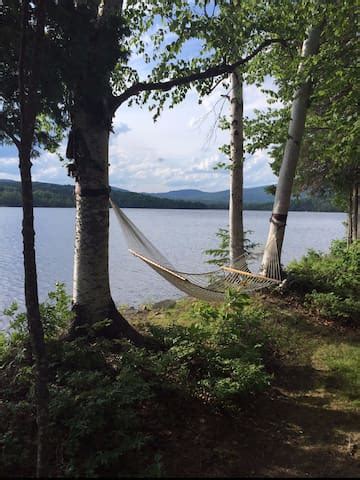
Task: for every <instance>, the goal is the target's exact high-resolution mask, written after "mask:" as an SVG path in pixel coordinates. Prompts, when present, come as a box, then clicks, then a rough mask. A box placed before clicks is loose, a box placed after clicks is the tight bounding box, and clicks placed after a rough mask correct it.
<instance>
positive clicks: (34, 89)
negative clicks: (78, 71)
mask: <svg viewBox="0 0 360 480" xmlns="http://www.w3.org/2000/svg"><path fill="white" fill-rule="evenodd" d="M31 10H34V11H33V12H31ZM21 21H22V28H21V43H20V54H19V68H18V76H19V97H20V122H21V123H20V139H19V142H18V143H17V146H18V149H19V168H20V175H21V190H22V204H23V207H22V208H23V222H22V235H23V245H24V271H25V304H26V313H27V321H28V327H29V333H30V340H31V347H32V355H33V358H34V362H35V396H36V406H37V426H38V442H37V464H36V474H37V476H38V477H45V476H47V474H48V467H49V465H48V451H47V440H48V439H47V436H48V423H49V420H48V402H49V392H48V386H47V368H48V366H47V358H46V351H45V340H44V331H43V326H42V322H41V317H40V309H39V298H38V287H37V271H36V258H35V230H34V211H33V191H32V180H31V154H32V146H33V141H34V131H35V123H36V116H37V114H38V112H39V106H40V102H39V72H40V66H41V61H42V59H41V50H42V44H43V39H44V28H45V1H44V0H38V1H37V2H35V3H34V5H33V6H32V5H30V1H28V0H23V2H22V14H21ZM31 22H35V27H32V26H31ZM32 28H34V29H35V32H34V35H32V34H31V35H29V30H30V29H32ZM31 37H33V42H32V43H33V44H32V45H31V47H32V48H31V49H30V48H29V47H30V45H29V41H31V40H30V38H31Z"/></svg>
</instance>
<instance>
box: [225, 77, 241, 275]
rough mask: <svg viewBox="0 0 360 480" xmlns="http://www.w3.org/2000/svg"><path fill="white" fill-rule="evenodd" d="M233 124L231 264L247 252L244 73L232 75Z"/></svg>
mask: <svg viewBox="0 0 360 480" xmlns="http://www.w3.org/2000/svg"><path fill="white" fill-rule="evenodd" d="M230 101H231V122H230V136H231V143H230V160H231V163H230V201H229V247H230V264H231V265H232V266H236V260H237V259H238V258H239V257H240V256H241V255H242V254H243V253H244V225H243V182H244V179H243V177H244V136H243V110H244V107H243V82H242V73H241V71H239V70H238V71H235V72H233V73H232V74H231V94H230Z"/></svg>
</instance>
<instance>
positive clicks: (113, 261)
mask: <svg viewBox="0 0 360 480" xmlns="http://www.w3.org/2000/svg"><path fill="white" fill-rule="evenodd" d="M125 212H126V214H127V215H128V216H129V217H130V219H131V220H132V221H133V222H134V223H135V224H136V225H137V226H138V227H139V228H140V229H141V230H142V231H143V233H145V235H147V236H148V237H149V239H150V240H151V241H152V242H153V243H155V245H156V246H158V247H159V250H161V251H162V252H163V253H164V254H165V256H167V257H168V258H169V259H170V260H171V261H172V263H173V264H174V265H175V266H177V267H178V268H179V270H183V271H198V272H200V271H204V262H205V261H206V258H207V257H206V256H205V254H204V253H203V251H204V250H206V249H208V248H212V247H215V246H217V244H218V242H217V239H216V237H215V233H216V232H217V230H218V229H219V228H220V227H223V228H226V227H227V215H228V212H227V211H226V210H153V209H125ZM269 216H270V212H262V211H246V212H245V228H246V229H247V230H252V231H253V233H252V235H251V236H250V238H251V240H253V241H255V242H258V243H260V244H261V245H262V246H263V245H264V243H265V241H266V237H267V232H268V226H269ZM21 217H22V213H21V209H20V208H6V207H2V208H0V240H1V242H0V312H1V313H0V318H1V320H2V321H4V317H3V316H2V312H3V310H4V308H5V307H7V306H9V305H10V303H11V302H12V301H14V300H16V301H17V302H18V303H19V304H20V305H21V306H23V266H22V239H21ZM74 219H75V210H74V209H66V208H64V209H60V208H59V209H57V208H37V209H35V223H36V232H37V235H36V252H37V264H38V277H39V292H40V298H41V300H44V298H45V297H46V295H47V292H48V291H49V290H52V289H53V287H54V285H55V282H56V281H60V282H65V284H66V285H67V288H68V290H69V292H70V291H71V283H72V261H73V250H74V248H73V241H74ZM344 220H345V214H343V213H318V212H290V215H289V219H288V227H287V230H286V237H285V243H284V251H283V263H284V264H286V263H288V262H289V261H290V260H291V259H293V258H300V257H301V256H302V255H303V254H304V253H306V251H307V250H308V249H309V248H314V249H316V250H322V251H326V250H327V249H328V248H329V245H330V243H331V241H332V240H333V239H336V238H342V237H343V236H344V234H345V229H344V226H343V222H344ZM208 268H209V266H206V265H205V269H208ZM110 277H111V288H112V294H113V298H114V300H115V302H116V303H117V304H124V303H126V304H129V305H138V304H141V303H146V302H154V301H157V300H161V299H164V298H171V297H174V298H175V297H179V296H182V295H183V294H182V293H181V292H178V291H177V290H176V289H175V288H173V287H172V286H171V285H168V284H167V282H165V280H163V279H162V278H161V277H159V276H157V275H156V274H155V272H153V271H152V270H151V269H150V268H149V267H147V266H146V265H145V264H143V263H142V262H141V261H140V260H138V259H136V258H135V257H133V256H132V255H130V254H129V253H128V252H127V246H126V243H125V240H124V237H123V235H122V232H121V229H120V226H119V225H118V223H117V221H116V219H115V216H114V213H113V212H111V217H110Z"/></svg>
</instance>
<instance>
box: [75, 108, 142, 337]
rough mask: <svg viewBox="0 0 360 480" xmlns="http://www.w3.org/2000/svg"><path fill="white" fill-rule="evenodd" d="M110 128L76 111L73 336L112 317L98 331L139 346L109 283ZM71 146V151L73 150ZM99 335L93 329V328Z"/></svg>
mask: <svg viewBox="0 0 360 480" xmlns="http://www.w3.org/2000/svg"><path fill="white" fill-rule="evenodd" d="M108 145H109V130H108V128H106V127H105V126H104V123H102V122H100V121H95V120H94V117H93V115H89V114H87V113H86V112H84V111H83V110H80V111H79V112H78V113H76V114H75V115H74V118H73V128H72V132H71V134H70V139H69V144H68V152H67V154H68V156H70V157H71V158H74V160H75V162H74V164H73V166H72V167H73V168H72V175H73V176H74V177H75V199H76V228H75V256H74V284H73V308H74V311H75V312H76V318H75V321H74V322H73V324H72V326H71V329H70V337H71V338H73V337H74V336H77V335H88V334H89V333H90V331H91V327H92V326H94V325H95V324H96V323H98V322H102V321H103V320H106V319H108V320H109V324H108V325H105V326H103V327H101V328H99V329H98V330H97V331H96V334H99V335H104V336H107V337H111V338H121V337H125V338H128V339H129V340H131V341H132V342H133V343H135V344H136V345H139V346H143V345H144V341H145V340H144V338H143V337H142V336H141V335H140V334H139V333H138V332H137V331H136V330H135V329H134V328H133V327H131V325H129V324H128V322H127V321H126V320H125V319H124V318H123V317H122V316H121V315H120V313H119V312H118V311H117V309H116V307H115V304H114V302H113V300H112V297H111V292H110V284H109V250H108V244H109V172H108V161H109V160H108ZM69 150H72V151H69ZM93 334H95V332H93Z"/></svg>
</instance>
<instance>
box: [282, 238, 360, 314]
mask: <svg viewBox="0 0 360 480" xmlns="http://www.w3.org/2000/svg"><path fill="white" fill-rule="evenodd" d="M288 272H289V274H290V276H291V278H292V286H293V287H294V288H295V289H296V290H297V291H300V292H301V293H303V294H304V296H305V302H306V305H307V306H308V307H310V308H311V309H313V310H314V311H315V312H317V313H319V314H321V315H324V316H327V317H331V318H333V319H339V320H345V321H352V322H354V321H359V319H360V241H357V242H354V243H353V244H351V245H350V246H349V247H348V246H347V245H346V242H344V241H339V240H337V241H335V242H333V244H332V246H331V249H330V252H329V253H328V254H324V253H320V252H315V251H314V250H310V251H309V252H308V254H307V255H306V256H304V257H303V258H302V259H301V260H299V261H296V262H292V263H291V264H289V266H288Z"/></svg>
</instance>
